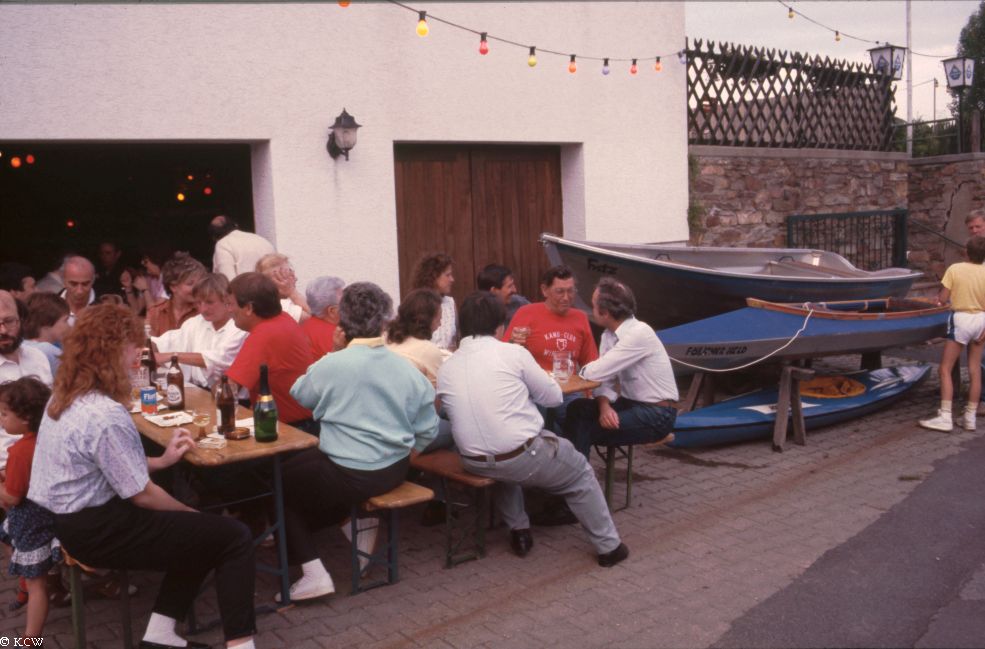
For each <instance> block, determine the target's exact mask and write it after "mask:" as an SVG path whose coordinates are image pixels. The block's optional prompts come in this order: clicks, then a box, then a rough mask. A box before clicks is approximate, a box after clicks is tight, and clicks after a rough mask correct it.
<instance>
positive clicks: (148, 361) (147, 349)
mask: <svg viewBox="0 0 985 649" xmlns="http://www.w3.org/2000/svg"><path fill="white" fill-rule="evenodd" d="M150 338H151V335H150V325H149V324H145V325H144V346H143V348H142V349H141V350H140V367H141V372H140V377H141V380H143V378H144V375H145V374H146V377H147V380H146V382H145V383H144V384H143V385H145V386H146V385H153V384H154V383H153V381H154V377H155V375H156V374H157V361H156V360H155V359H154V345H153V344H151V339H150Z"/></svg>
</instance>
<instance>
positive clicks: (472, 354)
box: [438, 292, 629, 567]
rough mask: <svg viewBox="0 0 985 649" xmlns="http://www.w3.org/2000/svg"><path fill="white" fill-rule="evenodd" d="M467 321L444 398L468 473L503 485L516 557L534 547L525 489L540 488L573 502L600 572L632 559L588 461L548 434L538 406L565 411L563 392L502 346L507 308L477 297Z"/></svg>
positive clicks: (500, 504)
mask: <svg viewBox="0 0 985 649" xmlns="http://www.w3.org/2000/svg"><path fill="white" fill-rule="evenodd" d="M459 317H460V321H461V333H462V340H461V343H460V344H459V347H458V351H456V352H455V353H454V354H453V355H452V356H451V358H449V359H448V360H447V361H445V363H444V365H442V366H441V369H440V370H439V371H438V396H439V397H440V398H441V402H442V404H444V407H445V410H446V411H447V413H448V417H449V419H451V428H452V434H453V435H454V438H455V445H456V446H457V447H458V449H459V452H460V453H461V455H462V463H463V464H464V466H465V469H466V470H467V471H469V472H471V473H475V474H477V475H481V476H485V477H488V478H492V479H494V480H496V481H497V485H496V487H495V489H496V491H495V497H496V507H497V509H498V510H499V512H500V514H501V516H502V517H503V520H504V521H505V522H506V524H507V525H508V526H509V528H510V546H511V547H512V549H513V552H514V553H516V554H517V556H521V557H522V556H525V555H526V554H527V553H528V552H530V549H531V547H532V546H533V536H532V535H531V533H530V520H529V519H528V517H527V514H526V511H525V510H524V506H523V491H522V488H523V487H537V488H540V489H543V490H544V491H546V492H548V493H550V494H555V495H557V496H561V497H563V498H564V499H565V500H566V501H567V503H568V506H569V507H570V508H571V510H572V511H573V512H574V514H575V516H576V517H577V519H578V521H579V522H581V524H582V526H583V527H584V528H585V530H586V531H587V532H588V535H589V539H590V540H591V542H592V545H594V546H595V551H596V553H597V554H598V563H599V565H600V566H603V567H610V566H614V565H616V564H617V563H619V562H620V561H622V560H623V559H625V558H626V557H628V556H629V550H628V549H627V548H626V546H625V545H624V544H623V543H621V542H620V539H619V534H618V533H617V532H616V526H615V523H613V521H612V516H611V515H610V514H609V508H608V507H607V506H606V504H605V498H604V496H603V495H602V490H601V489H600V488H599V484H598V480H596V478H595V472H594V471H593V470H592V467H591V465H589V463H588V460H586V459H585V458H584V457H583V456H581V455H579V454H578V452H577V451H576V450H575V448H574V447H573V446H572V445H571V443H570V442H569V441H567V440H566V439H563V438H558V437H557V436H555V435H554V434H553V433H551V432H549V431H546V430H543V426H544V418H543V417H542V416H541V414H540V412H539V411H538V409H537V406H536V405H535V404H540V405H542V406H546V407H553V406H557V405H559V404H560V403H561V388H560V387H559V386H558V384H557V383H555V382H554V380H553V379H551V378H550V377H549V376H548V375H547V373H546V372H544V370H543V369H541V368H540V367H539V366H538V365H537V363H536V362H534V359H533V358H532V357H531V355H530V353H529V352H528V351H527V350H525V349H523V348H522V347H519V346H518V345H510V344H507V343H504V342H501V341H499V340H497V338H498V337H499V336H501V335H502V333H503V324H502V323H503V318H504V309H503V304H502V302H501V301H499V300H497V299H496V298H495V297H494V296H492V295H491V294H489V293H486V292H477V293H473V294H472V295H470V296H468V297H467V298H465V301H464V302H463V303H462V308H461V310H460V311H459Z"/></svg>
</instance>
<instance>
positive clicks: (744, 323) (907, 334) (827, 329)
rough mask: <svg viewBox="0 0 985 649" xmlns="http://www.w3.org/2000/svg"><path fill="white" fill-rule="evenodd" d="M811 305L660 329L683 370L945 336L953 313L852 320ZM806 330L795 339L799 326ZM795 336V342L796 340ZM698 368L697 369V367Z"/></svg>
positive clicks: (848, 315) (871, 348) (753, 310)
mask: <svg viewBox="0 0 985 649" xmlns="http://www.w3.org/2000/svg"><path fill="white" fill-rule="evenodd" d="M808 313H810V312H809V310H807V309H800V310H797V311H794V312H791V313H785V312H780V311H772V310H769V309H763V308H754V307H746V308H744V309H738V310H736V311H732V312H730V313H724V314H721V315H717V316H712V317H710V318H706V319H704V320H700V321H698V322H692V323H689V324H685V325H680V326H677V327H671V328H669V329H663V330H661V331H659V332H657V334H658V336H659V337H660V340H661V342H663V344H664V347H665V348H666V349H667V353H668V354H669V355H670V357H671V358H672V359H674V361H675V363H674V369H675V371H676V372H677V373H678V374H688V373H690V372H694V371H699V370H701V369H711V370H724V369H731V368H737V367H739V366H742V365H746V364H748V363H753V362H755V361H758V360H760V359H763V358H767V357H769V358H770V359H772V360H794V359H803V358H816V357H819V356H830V355H838V354H853V353H864V352H873V351H879V350H882V349H886V348H887V347H900V346H904V345H914V344H918V343H922V342H925V341H927V340H930V339H932V338H938V337H941V336H944V335H945V334H946V332H947V318H948V314H949V311H947V310H946V309H944V308H930V309H927V310H926V311H925V312H921V311H914V312H912V314H911V315H909V316H907V317H892V316H893V315H894V314H884V315H886V316H889V317H886V318H883V319H852V314H851V313H846V314H845V318H846V319H839V318H837V317H834V318H832V317H828V316H829V315H830V314H820V313H814V314H812V315H811V317H810V318H808V317H807V314H808ZM801 329H803V331H801V332H800V333H799V335H797V337H796V339H793V337H794V335H795V334H797V333H798V331H799V330H801ZM792 339H793V340H792ZM694 366H697V367H694Z"/></svg>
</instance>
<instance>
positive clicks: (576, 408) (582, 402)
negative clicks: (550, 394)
mask: <svg viewBox="0 0 985 649" xmlns="http://www.w3.org/2000/svg"><path fill="white" fill-rule="evenodd" d="M635 314H636V298H635V297H634V296H633V292H632V291H631V290H630V289H629V287H628V286H626V285H625V284H623V283H621V282H619V281H617V280H615V279H613V278H611V277H606V278H603V279H602V280H601V281H600V282H599V283H598V286H596V288H595V292H594V293H592V315H593V316H594V318H595V321H596V322H597V323H598V324H599V325H601V326H603V327H605V331H604V332H603V333H602V344H601V346H600V349H599V351H600V352H601V355H600V356H599V358H598V359H597V360H594V361H592V362H591V363H588V364H587V365H585V366H584V367H583V368H582V369H581V372H580V374H581V376H582V377H583V378H585V379H588V380H589V381H600V382H601V383H602V386H601V387H599V388H597V389H596V390H595V398H594V399H578V400H577V401H574V402H572V403H571V404H570V405H569V406H568V414H567V419H566V420H565V423H564V436H565V437H567V438H568V439H570V440H571V441H572V443H573V444H574V445H575V448H577V449H578V450H579V451H581V452H582V453H583V454H584V455H585V457H588V453H589V451H590V450H591V447H592V445H593V444H619V445H622V444H645V443H650V442H657V441H660V440H661V439H663V438H664V437H666V436H667V435H668V434H669V433H670V432H671V431H672V430H673V429H674V421H675V420H676V419H677V409H676V403H675V402H676V401H677V398H678V393H677V383H676V382H675V381H674V370H673V368H671V365H670V357H669V356H668V355H667V351H666V350H665V349H664V346H663V343H661V342H660V339H659V338H657V334H656V333H654V331H653V329H651V328H650V325H648V324H646V323H645V322H640V321H639V320H637V319H636V317H635Z"/></svg>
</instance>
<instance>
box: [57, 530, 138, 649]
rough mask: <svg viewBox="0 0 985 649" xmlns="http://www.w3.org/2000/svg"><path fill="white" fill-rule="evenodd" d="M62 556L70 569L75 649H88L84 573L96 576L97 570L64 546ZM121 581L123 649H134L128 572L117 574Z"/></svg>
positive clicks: (117, 572)
mask: <svg viewBox="0 0 985 649" xmlns="http://www.w3.org/2000/svg"><path fill="white" fill-rule="evenodd" d="M62 556H63V557H64V558H65V566H66V567H67V568H68V577H69V590H70V592H71V593H72V635H73V636H74V638H75V649H86V626H85V594H84V589H83V587H82V573H83V572H85V573H88V574H90V575H94V574H96V569H95V568H90V567H89V566H87V565H85V564H84V563H81V562H79V561H76V560H75V559H74V558H73V557H71V556H70V555H69V553H68V550H66V549H65V547H64V546H62ZM115 575H116V576H118V578H119V580H120V622H121V623H122V624H123V649H133V628H132V620H131V618H130V580H129V576H128V575H127V571H126V570H119V571H116V572H115Z"/></svg>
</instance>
